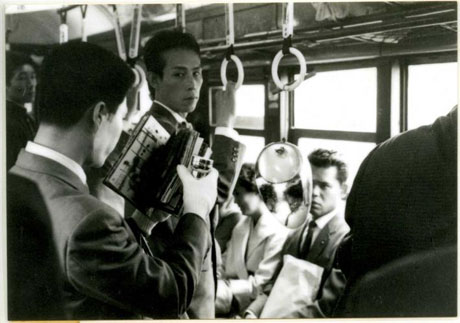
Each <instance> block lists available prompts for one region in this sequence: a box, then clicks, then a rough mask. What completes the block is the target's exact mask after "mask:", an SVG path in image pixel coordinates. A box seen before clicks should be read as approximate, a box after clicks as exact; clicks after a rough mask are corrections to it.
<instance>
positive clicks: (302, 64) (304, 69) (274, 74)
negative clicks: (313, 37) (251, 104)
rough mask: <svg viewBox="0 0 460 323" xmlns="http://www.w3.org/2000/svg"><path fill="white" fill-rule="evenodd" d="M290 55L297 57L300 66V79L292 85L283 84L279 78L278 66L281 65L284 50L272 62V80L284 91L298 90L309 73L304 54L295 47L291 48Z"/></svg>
mask: <svg viewBox="0 0 460 323" xmlns="http://www.w3.org/2000/svg"><path fill="white" fill-rule="evenodd" d="M289 53H291V54H292V55H294V56H295V57H297V60H298V61H299V65H300V75H299V78H298V79H297V80H296V81H295V82H294V83H292V84H289V85H287V84H283V83H282V82H281V80H280V78H279V76H278V66H279V64H280V61H281V58H283V56H284V54H283V50H282V49H281V50H280V51H279V52H278V53H277V54H276V56H275V58H274V59H273V62H272V78H273V82H275V84H276V86H277V87H278V88H279V89H280V90H282V91H292V90H294V89H295V88H297V87H298V86H299V85H300V83H302V81H303V80H304V78H305V74H306V73H307V63H306V62H305V57H304V56H303V54H302V52H301V51H300V50H298V49H296V48H294V47H289Z"/></svg>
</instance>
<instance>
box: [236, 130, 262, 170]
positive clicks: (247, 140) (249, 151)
mask: <svg viewBox="0 0 460 323" xmlns="http://www.w3.org/2000/svg"><path fill="white" fill-rule="evenodd" d="M240 141H241V142H242V143H244V144H245V145H246V152H245V153H244V157H243V162H244V163H253V164H255V162H256V161H257V157H258V156H259V154H260V152H261V151H262V149H263V148H264V147H265V138H264V137H258V136H246V135H240Z"/></svg>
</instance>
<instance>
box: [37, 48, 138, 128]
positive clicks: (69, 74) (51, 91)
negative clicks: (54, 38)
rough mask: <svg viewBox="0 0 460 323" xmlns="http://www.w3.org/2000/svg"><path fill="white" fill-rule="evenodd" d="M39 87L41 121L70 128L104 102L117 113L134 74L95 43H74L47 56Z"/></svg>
mask: <svg viewBox="0 0 460 323" xmlns="http://www.w3.org/2000/svg"><path fill="white" fill-rule="evenodd" d="M40 75H41V77H40V84H39V89H38V109H39V116H40V121H41V122H45V123H49V124H53V125H57V126H61V127H70V126H72V125H74V124H76V123H77V122H78V121H79V120H80V119H81V118H82V117H83V115H84V114H85V113H86V111H87V110H88V109H89V108H90V107H91V106H92V105H94V104H96V103H97V102H99V101H103V102H104V103H105V104H106V106H107V109H108V110H109V112H110V113H116V111H117V109H118V106H119V105H120V104H121V103H122V102H123V100H124V98H125V96H126V93H127V91H128V89H129V88H130V87H131V86H132V84H133V82H134V73H133V72H132V71H131V69H130V68H129V67H128V65H127V64H126V63H125V62H124V61H123V60H122V59H120V58H119V57H118V56H116V55H114V54H113V53H111V52H109V51H107V50H105V49H103V48H101V47H99V46H96V45H93V44H89V43H82V42H71V43H66V44H63V45H60V46H58V47H57V48H56V49H54V50H53V51H52V52H51V54H50V55H49V56H47V57H45V59H44V61H43V65H42V69H41V74H40Z"/></svg>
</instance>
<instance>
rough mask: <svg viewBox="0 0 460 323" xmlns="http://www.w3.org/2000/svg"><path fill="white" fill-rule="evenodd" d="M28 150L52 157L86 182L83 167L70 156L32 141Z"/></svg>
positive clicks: (28, 144)
mask: <svg viewBox="0 0 460 323" xmlns="http://www.w3.org/2000/svg"><path fill="white" fill-rule="evenodd" d="M26 151H27V152H29V153H31V154H34V155H38V156H42V157H45V158H48V159H51V160H53V161H55V162H57V163H59V164H61V165H62V166H64V167H65V168H67V169H69V170H70V171H72V172H73V173H75V175H77V176H78V178H79V179H80V180H81V181H82V182H83V184H86V174H85V172H84V171H83V168H82V167H81V166H80V165H79V164H78V163H77V162H76V161H74V160H72V159H70V158H69V157H67V156H65V155H63V154H61V153H59V152H57V151H55V150H53V149H51V148H48V147H45V146H43V145H40V144H37V143H35V142H32V141H29V142H27V146H26Z"/></svg>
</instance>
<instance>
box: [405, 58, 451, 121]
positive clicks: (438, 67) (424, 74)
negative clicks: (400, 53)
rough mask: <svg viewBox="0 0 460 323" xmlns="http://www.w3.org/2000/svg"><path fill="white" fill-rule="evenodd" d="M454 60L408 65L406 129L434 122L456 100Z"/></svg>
mask: <svg viewBox="0 0 460 323" xmlns="http://www.w3.org/2000/svg"><path fill="white" fill-rule="evenodd" d="M457 78H458V67H457V63H440V64H423V65H410V66H409V84H408V98H407V100H408V101H407V103H408V117H407V124H408V128H409V129H414V128H417V127H419V126H422V125H427V124H431V123H433V121H434V120H436V118H437V117H439V116H442V115H446V114H447V113H448V112H449V111H450V110H451V109H452V108H453V107H454V106H455V105H456V104H457V102H458V92H457V91H458V79H457Z"/></svg>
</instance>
